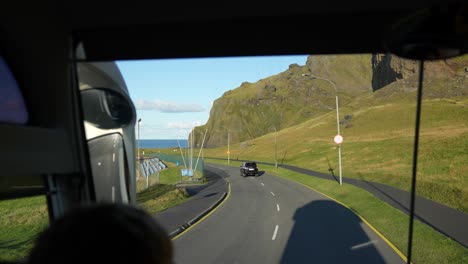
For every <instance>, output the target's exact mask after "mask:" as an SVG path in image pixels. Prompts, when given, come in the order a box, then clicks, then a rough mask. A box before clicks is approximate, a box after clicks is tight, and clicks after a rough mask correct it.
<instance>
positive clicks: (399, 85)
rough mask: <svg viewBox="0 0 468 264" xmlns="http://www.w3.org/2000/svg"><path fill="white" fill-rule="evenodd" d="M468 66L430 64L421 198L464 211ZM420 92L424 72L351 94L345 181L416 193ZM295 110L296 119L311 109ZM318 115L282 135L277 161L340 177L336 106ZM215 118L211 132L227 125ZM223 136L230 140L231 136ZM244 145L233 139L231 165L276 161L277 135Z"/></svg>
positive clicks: (344, 126)
mask: <svg viewBox="0 0 468 264" xmlns="http://www.w3.org/2000/svg"><path fill="white" fill-rule="evenodd" d="M467 65H468V56H464V57H462V58H457V59H454V60H450V61H439V62H433V63H427V64H426V71H425V74H426V79H425V82H424V101H423V108H422V119H421V122H422V124H421V137H420V149H419V155H420V156H419V164H418V168H419V171H418V185H417V186H418V189H417V191H418V195H422V196H424V197H427V198H429V199H432V200H435V201H437V202H440V203H443V204H446V205H449V206H451V207H453V208H457V209H459V210H462V211H464V212H468V184H467V179H468V177H467V175H466V171H468V164H467V163H466V161H467V160H468V119H467V118H466V117H467V116H468V81H467V80H468V74H467V73H466V72H465V70H464V68H465V67H466V66H467ZM302 70H304V69H302V68H301V71H302ZM366 78H367V77H366ZM250 89H252V90H255V89H254V88H252V87H250ZM416 90H417V72H415V73H414V74H407V75H406V76H405V77H404V78H402V79H399V80H396V81H394V82H392V83H390V84H389V85H386V86H385V87H383V88H381V89H378V90H376V91H375V92H363V93H361V94H358V93H352V94H353V96H354V97H352V96H348V94H344V96H343V97H344V100H341V101H342V102H343V101H344V103H342V104H341V106H340V116H341V134H342V135H343V137H344V139H345V141H344V143H343V145H342V151H343V156H342V160H343V175H344V176H346V177H354V178H360V179H365V180H371V181H376V182H381V183H386V184H389V185H392V186H395V187H398V188H401V189H404V190H409V188H410V180H411V170H412V155H413V144H414V127H415V115H416ZM232 93H234V92H232ZM315 93H317V91H316V92H315ZM234 94H235V93H234ZM341 96H342V95H341V91H340V99H341ZM223 100H224V99H223ZM331 105H332V103H331ZM270 107H272V108H273V107H277V106H270ZM294 111H296V114H297V112H299V113H300V112H301V111H304V108H301V107H299V110H297V109H296V110H294ZM315 113H316V114H314V115H313V116H311V117H309V118H308V119H307V120H306V121H303V122H300V119H296V120H298V121H297V122H300V123H299V124H296V125H293V124H291V126H289V127H282V129H281V130H280V131H278V133H277V134H276V137H277V156H278V161H279V162H280V163H287V164H293V165H297V166H300V167H305V168H309V169H312V170H317V171H321V172H329V170H330V169H333V171H334V172H335V174H337V173H338V166H337V149H336V145H335V144H334V143H333V136H334V135H335V134H336V113H335V111H334V109H333V108H332V109H328V110H323V112H319V111H317V112H315ZM225 115H227V116H232V113H231V114H230V113H225ZM291 115H292V114H291ZM345 117H346V118H345ZM270 119H272V120H275V118H274V117H273V118H270ZM210 120H212V123H210V122H208V124H207V126H208V125H211V126H215V125H219V124H220V123H219V122H220V120H218V119H217V118H216V116H212V117H210ZM221 124H222V123H221ZM252 125H253V124H252ZM208 129H209V128H208ZM239 129H241V130H243V131H244V130H245V129H247V128H246V127H245V126H240V127H239ZM215 131H216V130H215ZM218 131H219V130H218ZM218 133H220V134H222V135H224V136H225V132H218ZM251 135H252V136H255V134H254V133H251ZM238 139H239V141H241V142H239V143H235V144H233V143H232V142H233V141H231V146H230V148H231V159H252V160H257V161H268V162H274V157H275V143H274V142H275V133H273V131H271V132H270V133H268V134H266V135H263V136H257V137H255V138H253V139H247V140H245V139H242V138H238ZM224 144H225V143H224ZM226 150H227V149H226V146H222V147H218V148H209V149H206V151H205V156H207V157H209V156H211V157H226Z"/></svg>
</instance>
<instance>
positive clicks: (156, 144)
mask: <svg viewBox="0 0 468 264" xmlns="http://www.w3.org/2000/svg"><path fill="white" fill-rule="evenodd" d="M136 141H137V145H136V146H135V147H138V139H137V140H136ZM179 144H180V147H182V148H187V146H188V140H187V139H179ZM178 147H179V145H178V144H177V139H140V148H178Z"/></svg>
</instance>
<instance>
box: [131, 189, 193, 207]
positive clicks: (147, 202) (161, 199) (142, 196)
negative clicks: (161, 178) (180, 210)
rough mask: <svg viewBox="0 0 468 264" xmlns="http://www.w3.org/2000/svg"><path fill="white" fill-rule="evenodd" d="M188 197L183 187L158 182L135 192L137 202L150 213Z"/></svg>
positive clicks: (171, 205)
mask: <svg viewBox="0 0 468 264" xmlns="http://www.w3.org/2000/svg"><path fill="white" fill-rule="evenodd" d="M188 198H189V195H188V193H187V191H186V190H185V189H184V188H180V189H179V188H176V187H175V186H174V185H168V184H158V185H155V186H151V187H150V188H149V189H148V190H144V191H142V192H139V193H138V194H137V204H138V206H140V207H141V208H143V209H145V210H146V211H147V212H148V213H150V214H155V213H158V212H161V211H164V210H166V209H167V208H170V207H173V206H176V205H178V204H180V203H182V202H184V201H185V200H187V199H188Z"/></svg>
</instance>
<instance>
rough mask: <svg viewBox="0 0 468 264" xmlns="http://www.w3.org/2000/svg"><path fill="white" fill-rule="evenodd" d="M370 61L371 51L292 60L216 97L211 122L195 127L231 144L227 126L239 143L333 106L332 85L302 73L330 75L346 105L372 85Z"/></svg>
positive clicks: (215, 142) (214, 142) (209, 142)
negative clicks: (281, 69)
mask: <svg viewBox="0 0 468 264" xmlns="http://www.w3.org/2000/svg"><path fill="white" fill-rule="evenodd" d="M370 62H371V55H345V56H340V57H339V58H336V57H333V56H327V57H309V59H308V61H307V63H306V65H304V66H299V65H297V64H292V65H290V66H289V69H288V70H286V71H284V72H282V73H279V74H277V75H274V76H271V77H268V78H265V79H262V80H259V81H258V82H255V83H248V82H244V83H243V84H242V85H241V86H240V87H238V88H236V89H233V90H230V91H227V92H225V93H224V94H223V96H222V97H220V98H218V99H217V100H215V102H214V103H213V107H212V109H211V112H210V118H209V120H208V122H207V123H206V124H205V125H204V126H201V127H197V128H196V130H200V131H203V132H204V131H205V129H208V134H207V138H206V146H209V147H215V146H220V145H225V144H227V133H228V130H229V137H230V142H233V143H237V142H242V141H245V140H249V139H253V138H256V137H259V136H262V135H265V134H268V133H269V132H272V131H275V129H277V130H280V129H283V128H287V127H291V126H294V125H297V124H300V123H302V122H304V121H307V120H309V119H311V118H313V117H316V116H319V115H322V114H324V113H327V112H329V111H330V110H332V109H334V107H335V89H334V88H333V86H332V85H331V84H330V83H328V82H326V81H323V80H313V79H312V78H310V77H307V76H302V74H316V75H320V76H322V77H325V78H327V77H329V78H332V79H333V80H334V82H335V83H336V84H337V87H338V90H339V93H340V100H341V103H342V104H344V105H345V104H348V103H349V102H351V101H352V100H353V99H354V98H355V97H356V96H358V95H361V94H363V93H369V92H370V91H371V90H372V88H371V75H372V69H371V63H370ZM324 67H325V68H327V69H329V70H328V71H327V72H326V74H325V73H324V72H323V70H321V69H322V68H324ZM356 72H358V73H359V74H356ZM196 134H197V138H196V142H197V143H196V144H200V143H201V136H200V135H199V133H196Z"/></svg>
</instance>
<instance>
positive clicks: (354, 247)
mask: <svg viewBox="0 0 468 264" xmlns="http://www.w3.org/2000/svg"><path fill="white" fill-rule="evenodd" d="M375 243H377V241H376V240H371V241H369V242H366V243H362V244H358V245H355V246H352V247H351V250H356V249H360V248H363V247H368V246H370V245H372V244H375Z"/></svg>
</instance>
